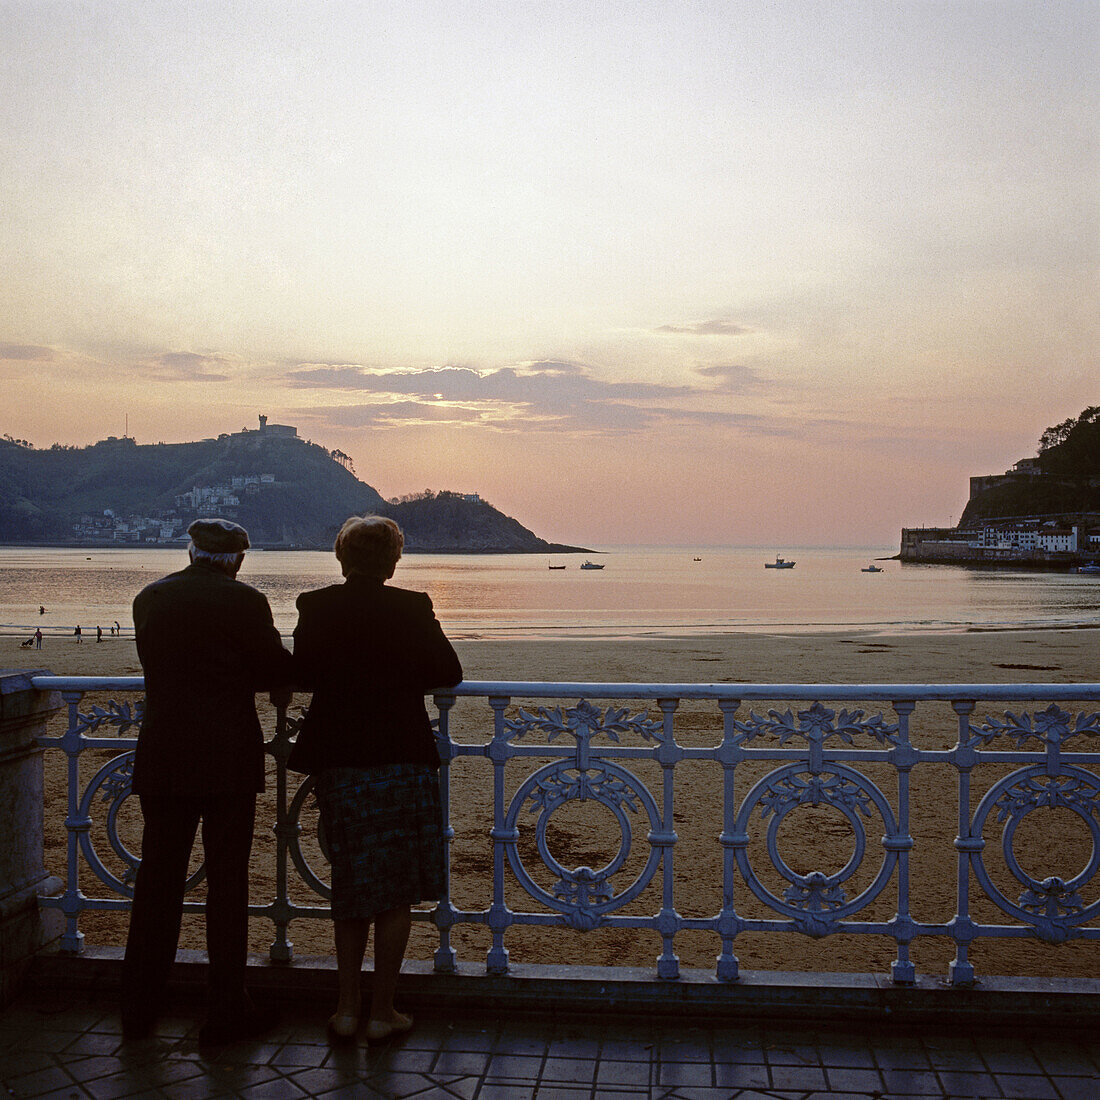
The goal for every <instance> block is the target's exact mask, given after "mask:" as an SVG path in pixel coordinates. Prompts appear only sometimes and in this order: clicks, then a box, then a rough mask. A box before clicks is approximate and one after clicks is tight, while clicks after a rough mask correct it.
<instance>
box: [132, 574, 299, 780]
mask: <svg viewBox="0 0 1100 1100" xmlns="http://www.w3.org/2000/svg"><path fill="white" fill-rule="evenodd" d="M134 627H135V635H136V638H137V651H138V657H139V658H141V667H142V669H143V670H144V672H145V716H144V718H143V719H142V723H141V732H140V734H139V735H138V744H137V751H136V753H135V755H134V781H133V790H134V793H135V794H159V795H168V794H171V795H193V796H194V795H200V796H209V795H219V794H236V793H240V792H245V791H248V792H253V791H262V790H263V788H264V743H263V734H262V733H261V731H260V723H259V719H258V718H257V717H256V700H255V698H254V696H255V693H256V692H257V691H272V690H278V689H280V688H287V687H289V686H290V683H291V680H292V675H293V673H292V660H291V656H290V654H289V653H288V652H287V650H286V649H285V648H284V647H283V644H282V641H281V640H280V638H279V633H278V631H277V630H276V629H275V626H274V623H273V622H272V618H271V608H270V607H269V606H268V603H267V599H266V598H265V597H264V596H263V595H262V593H260V592H257V591H256V589H255V588H251V587H249V586H248V585H247V584H242V583H241V582H240V581H237V580H233V579H232V578H230V577H228V576H227V575H226V574H225V573H222V572H221V571H220V570H218V569H215V568H213V567H211V566H209V565H206V564H204V563H202V562H199V563H197V564H193V565H189V566H188V567H187V568H186V569H183V570H181V571H180V572H179V573H172V574H171V575H170V576H167V577H164V578H162V579H161V580H159V581H154V582H153V583H152V584H150V585H149V586H148V587H146V588H143V589H142V590H141V591H140V592H139V593H138V595H137V598H136V599H135V600H134Z"/></svg>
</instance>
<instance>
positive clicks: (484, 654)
mask: <svg viewBox="0 0 1100 1100" xmlns="http://www.w3.org/2000/svg"><path fill="white" fill-rule="evenodd" d="M1096 631H1100V624H1093V625H1085V624H1081V625H1079V626H1072V627H1065V626H1039V627H1027V628H1016V627H1006V628H1001V629H963V630H956V631H952V632H920V633H918V632H902V633H898V632H886V631H881V630H866V629H854V630H836V631H830V632H816V633H815V632H798V631H773V632H770V633H752V632H747V631H742V632H736V633H734V632H731V633H724V634H694V635H678V636H675V637H670V636H662V637H655V636H652V635H649V636H645V637H631V638H616V639H614V640H604V639H592V638H553V639H546V638H526V639H517V638H466V637H462V636H461V634H460V633H458V632H454V631H452V632H450V636H451V638H452V640H453V642H454V645H455V649H456V650H457V652H458V655H459V658H460V659H461V661H462V665H463V670H464V672H465V678H466V679H467V680H495V681H501V680H514V681H550V682H553V681H562V682H568V683H584V682H590V683H643V682H647V683H760V684H765V683H781V684H795V683H807V684H813V683H838V684H839V683H862V684H872V683H889V684H897V683H902V682H907V683H941V684H942V683H969V684H981V683H1002V684H1003V683H1014V682H1023V681H1026V682H1029V683H1033V682H1042V681H1046V682H1051V683H1095V682H1097V681H1098V680H1100V671H1098V666H1100V660H1098V658H1097V644H1096V643H1097V636H1096V634H1095V632H1096ZM24 638H25V635H24V634H22V633H20V634H16V635H3V634H0V665H2V666H3V667H6V668H11V669H14V670H20V669H49V670H50V671H51V672H52V673H53V674H55V675H58V676H136V675H141V665H140V662H139V661H138V657H137V649H136V646H135V644H134V639H133V636H132V635H123V636H121V637H119V636H111V635H108V634H105V635H104V637H103V641H102V642H101V643H97V642H96V641H95V638H94V633H93V635H92V636H91V637H87V636H86V637H85V639H84V641H83V642H82V643H81V644H79V645H78V644H76V642H75V641H74V640H73V637H72V635H71V634H66V635H60V636H58V635H46V636H45V638H44V642H43V647H42V649H35V648H33V647H30V648H26V649H24V648H22V647H21V645H20V642H21V641H22V640H24ZM1023 671H1026V672H1027V673H1028V675H1027V676H1021V672H1023Z"/></svg>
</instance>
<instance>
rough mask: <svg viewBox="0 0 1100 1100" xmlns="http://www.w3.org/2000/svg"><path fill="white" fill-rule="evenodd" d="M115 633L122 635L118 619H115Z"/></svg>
mask: <svg viewBox="0 0 1100 1100" xmlns="http://www.w3.org/2000/svg"><path fill="white" fill-rule="evenodd" d="M115 633H116V634H121V633H122V627H121V626H119V625H118V619H115Z"/></svg>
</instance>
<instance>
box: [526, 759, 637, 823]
mask: <svg viewBox="0 0 1100 1100" xmlns="http://www.w3.org/2000/svg"><path fill="white" fill-rule="evenodd" d="M590 798H591V799H594V800H595V801H597V802H602V803H603V804H604V805H605V806H609V807H610V806H625V807H626V809H628V810H630V812H631V813H637V812H638V797H637V792H636V791H635V790H634V789H633V788H632V787H630V786H629V785H628V784H626V783H625V782H624V781H623V780H622V779H620V778H619V777H618V776H616V775H612V774H610V773H609V772H608V771H607V769H606V768H601V769H599V771H597V772H596V773H595V774H592V773H589V772H587V771H583V772H576V773H572V772H567V771H565V770H559V771H556V772H553V773H552V774H550V775H548V776H546V777H545V778H543V779H540V780H539V781H538V783H536V785H535V788H534V790H532V791H531V793H530V795H529V796H528V799H527V801H528V802H530V804H531V805H530V809H529V810H528V812H529V813H538V812H539V811H540V810H542V811H546V812H549V811H552V810H555V809H557V807H558V806H560V805H562V804H563V803H564V802H568V801H570V800H571V799H577V800H578V801H580V802H585V801H587V800H588V799H590Z"/></svg>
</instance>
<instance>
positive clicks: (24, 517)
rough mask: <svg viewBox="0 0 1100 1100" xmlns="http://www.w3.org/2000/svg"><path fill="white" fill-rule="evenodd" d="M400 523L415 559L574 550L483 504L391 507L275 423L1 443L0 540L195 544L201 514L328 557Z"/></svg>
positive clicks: (434, 498)
mask: <svg viewBox="0 0 1100 1100" xmlns="http://www.w3.org/2000/svg"><path fill="white" fill-rule="evenodd" d="M367 512H374V513H378V514H385V515H392V516H393V517H394V518H395V519H396V520H397V521H398V523H400V524H401V525H402V527H403V529H404V530H405V535H406V549H408V550H410V551H451V552H459V553H461V552H483V553H487V552H501V553H506V552H511V553H523V552H541V553H546V552H548V551H556V550H574V549H578V548H576V547H562V546H559V545H558V544H552V543H548V542H546V541H545V540H543V539H540V538H538V536H536V535H535V534H533V533H532V532H531V531H529V530H527V528H525V527H523V526H522V525H521V524H520V523H518V522H517V521H516V520H514V519H511V518H510V517H508V516H506V515H504V514H503V513H501V512H499V511H498V510H497V509H495V508H493V507H492V506H491V505H489V504H488V503H486V502H485V501H482V500H480V499H479V498H477V497H476V496H473V497H466V496H464V495H462V494H457V493H447V492H442V493H434V492H426V493H421V494H417V495H416V496H414V497H409V498H405V499H404V500H403V501H394V502H389V501H386V500H385V499H384V498H383V497H382V496H381V494H379V493H378V491H377V490H376V489H374V488H373V487H372V486H370V485H368V484H366V483H365V482H363V481H360V480H359V478H358V477H356V475H355V473H354V470H353V468H352V464H351V460H350V458H349V457H348V456H347V455H345V454H343V453H342V452H340V451H328V450H326V449H325V448H324V447H322V446H320V445H319V444H316V443H312V442H307V441H306V440H303V439H299V438H298V436H297V433H296V431H295V429H293V428H291V427H287V426H281V425H267V423H266V418H263V419H261V425H260V429H259V430H252V431H249V430H244V431H241V432H236V433H233V434H232V435H222V436H219V437H218V438H217V439H206V440H202V441H199V442H194V443H156V444H148V445H141V444H138V443H137V442H135V441H134V440H133V439H131V438H129V437H123V438H116V437H111V438H109V439H105V440H101V441H100V442H98V443H95V444H93V445H91V446H89V447H67V446H62V445H60V444H54V445H53V446H52V447H50V448H48V449H37V448H35V447H32V446H31V445H30V444H29V443H28V442H27V441H26V440H21V439H13V438H12V437H11V436H10V435H5V436H4V437H3V438H2V439H0V541H3V542H9V543H50V544H68V545H104V544H109V545H157V544H169V545H170V544H179V543H181V542H183V541H185V540H186V529H187V526H188V524H189V523H190V522H191V521H192V520H193V519H195V518H196V517H197V516H199V515H222V516H227V517H229V518H231V519H234V520H236V521H237V522H239V523H241V524H243V525H244V526H245V527H246V528H247V529H248V532H249V535H250V537H251V539H252V541H253V543H254V544H255V545H258V546H263V545H266V546H283V547H294V548H324V549H327V548H329V547H331V546H332V540H333V538H334V537H335V535H336V532H337V530H339V527H340V524H341V523H343V521H344V520H345V519H346V518H347V517H348V516H349V515H363V514H364V513H367Z"/></svg>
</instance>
